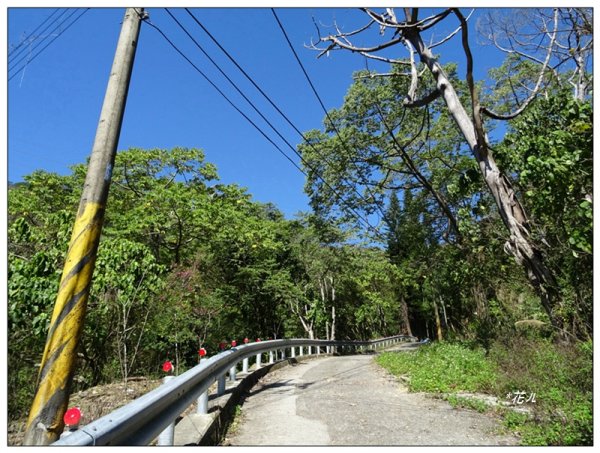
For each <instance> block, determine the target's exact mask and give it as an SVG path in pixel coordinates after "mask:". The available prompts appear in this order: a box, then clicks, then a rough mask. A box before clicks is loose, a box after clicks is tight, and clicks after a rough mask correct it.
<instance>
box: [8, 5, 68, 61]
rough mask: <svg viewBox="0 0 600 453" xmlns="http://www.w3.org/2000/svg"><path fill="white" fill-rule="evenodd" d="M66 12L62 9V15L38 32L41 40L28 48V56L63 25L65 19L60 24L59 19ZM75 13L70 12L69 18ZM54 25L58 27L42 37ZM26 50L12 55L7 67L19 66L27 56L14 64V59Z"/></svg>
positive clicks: (66, 10)
mask: <svg viewBox="0 0 600 453" xmlns="http://www.w3.org/2000/svg"><path fill="white" fill-rule="evenodd" d="M68 11H69V8H66V9H64V10H63V12H62V13H60V14H59V16H58V17H56V18H55V19H54V20H53V21H52V22H50V23H49V24H48V25H46V27H45V28H44V29H43V30H42V31H41V32H40V36H39V37H41V39H40V40H38V41H37V42H36V44H35V45H34V46H33V47H32V48H30V49H29V54H31V53H32V52H33V51H34V50H35V49H36V48H38V47H39V46H40V45H41V44H42V43H43V42H44V41H45V40H47V39H48V38H50V37H51V36H52V33H53V32H54V31H55V30H56V29H57V28H58V27H60V26H61V25H62V24H64V23H65V21H66V19H65V20H63V21H62V22H60V18H61V17H62V16H64V15H65V14H66V13H67V12H68ZM75 11H76V10H74V11H72V12H71V15H70V16H69V17H71V16H72V15H73V14H74V13H75ZM69 17H67V19H68V18H69ZM56 23H58V25H57V26H56V27H54V29H52V31H50V32H49V33H48V34H46V35H43V33H44V32H45V31H46V30H48V28H50V27H52V26H53V25H54V24H56ZM26 48H27V47H22V48H21V50H20V51H18V52H17V53H16V54H13V56H12V57H11V58H9V60H8V64H9V65H11V64H12V66H13V68H14V66H15V65H17V64H19V63H20V62H21V61H23V59H24V58H26V57H27V54H25V55H23V56H21V58H19V59H18V60H17V61H16V62H15V59H16V58H17V56H18V55H19V54H21V53H22V52H23V51H24V50H25V49H26Z"/></svg>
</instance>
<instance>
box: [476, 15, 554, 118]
mask: <svg viewBox="0 0 600 453" xmlns="http://www.w3.org/2000/svg"><path fill="white" fill-rule="evenodd" d="M557 29H558V8H554V31H553V33H552V35H551V38H550V44H549V45H548V52H547V54H546V59H545V60H544V62H543V64H542V68H541V69H540V75H539V76H538V79H537V82H536V84H535V87H534V88H533V90H532V92H531V94H530V95H529V97H528V98H527V99H525V101H523V103H522V104H521V105H520V107H519V108H518V109H517V110H515V111H514V112H512V113H510V114H508V115H500V114H498V113H495V112H493V111H491V110H489V109H487V108H485V107H482V108H481V113H483V114H485V115H487V116H489V117H491V118H494V119H497V120H510V119H512V118H515V117H517V116H518V115H520V114H521V113H523V111H524V110H525V109H526V108H527V106H528V105H529V104H530V103H531V101H533V100H534V99H535V97H536V96H537V94H538V92H539V89H540V87H541V86H542V81H543V80H544V75H545V73H546V69H547V68H548V63H549V62H550V57H551V56H552V49H553V48H554V42H555V40H556V30H557Z"/></svg>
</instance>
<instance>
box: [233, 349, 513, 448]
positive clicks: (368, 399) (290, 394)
mask: <svg viewBox="0 0 600 453" xmlns="http://www.w3.org/2000/svg"><path fill="white" fill-rule="evenodd" d="M373 357H374V356H373V355H355V356H336V357H321V358H317V359H313V360H309V361H305V362H299V363H297V364H295V365H293V366H287V367H285V368H283V369H280V370H278V371H275V372H273V373H271V374H269V375H267V376H265V377H264V378H263V379H262V380H261V381H260V382H259V383H258V384H257V385H256V386H255V387H254V388H253V389H252V390H251V392H250V394H249V395H248V397H247V398H246V399H245V401H244V403H243V405H242V409H241V416H240V417H238V419H236V422H235V423H234V426H233V429H231V430H230V432H229V433H228V435H227V437H226V439H225V441H224V442H223V445H243V446H252V445H513V444H516V443H517V439H516V438H514V437H511V436H508V435H500V434H498V432H499V429H500V425H499V422H498V420H496V419H494V418H492V417H491V416H490V415H485V414H480V413H477V412H474V411H470V410H461V409H453V408H452V407H451V406H450V405H449V404H448V403H446V402H445V401H442V400H438V399H433V398H431V397H427V396H425V395H423V394H418V393H408V392H407V391H406V389H405V388H404V387H403V386H402V385H401V384H400V383H399V382H397V381H396V380H395V378H393V377H391V376H390V375H389V374H388V373H387V372H386V371H385V370H383V369H382V368H380V367H379V366H378V365H377V364H375V363H374V361H373Z"/></svg>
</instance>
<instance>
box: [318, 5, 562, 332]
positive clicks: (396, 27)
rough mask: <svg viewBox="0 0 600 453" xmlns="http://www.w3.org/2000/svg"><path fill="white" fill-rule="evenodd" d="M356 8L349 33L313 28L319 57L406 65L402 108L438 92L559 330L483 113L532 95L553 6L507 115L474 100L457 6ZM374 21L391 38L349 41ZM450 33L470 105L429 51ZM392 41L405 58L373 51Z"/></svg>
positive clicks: (546, 282)
mask: <svg viewBox="0 0 600 453" xmlns="http://www.w3.org/2000/svg"><path fill="white" fill-rule="evenodd" d="M362 11H363V12H364V13H365V14H366V15H367V16H368V19H369V22H368V23H367V25H366V26H364V27H362V28H360V29H358V30H355V31H351V32H341V31H340V29H339V28H337V27H336V33H335V34H332V35H329V36H321V35H320V33H319V41H318V42H317V43H314V44H313V45H312V47H313V48H314V49H316V50H319V51H320V54H319V56H321V55H324V54H329V53H330V52H332V51H335V50H347V51H350V52H354V53H358V54H360V55H363V56H364V57H366V58H370V59H375V60H378V61H385V62H388V63H395V64H401V65H404V66H405V67H406V68H407V74H410V77H411V83H410V85H409V89H408V91H407V93H406V96H405V99H404V105H405V106H406V107H407V108H412V107H420V106H424V105H427V104H429V103H431V102H433V101H434V100H435V99H436V98H438V97H441V98H442V99H443V100H444V102H445V104H446V107H447V109H448V111H449V113H450V115H451V117H452V118H453V119H454V121H455V123H456V125H457V126H458V128H459V130H460V132H461V134H462V136H463V137H464V139H465V141H466V143H467V145H468V147H469V149H470V151H471V153H472V155H473V157H474V158H475V160H476V161H477V163H478V166H479V170H480V172H481V174H482V176H483V179H484V181H485V183H486V185H487V187H488V188H489V191H490V192H491V194H492V196H493V198H494V200H495V203H496V205H497V207H498V212H499V213H500V216H501V218H502V221H503V223H504V225H505V226H506V229H507V230H508V234H509V237H508V239H507V241H506V243H505V247H504V249H505V251H506V252H507V253H509V254H511V255H512V256H513V257H514V259H515V260H516V261H517V263H519V264H520V265H522V266H523V267H524V269H525V270H526V273H527V276H528V278H529V281H530V283H531V284H532V285H533V287H534V288H535V289H536V290H537V292H538V294H539V295H540V298H541V303H542V305H543V307H544V309H545V311H546V313H547V315H548V317H549V319H550V322H551V323H552V325H553V326H554V327H556V328H557V329H559V330H560V331H562V330H563V320H562V319H561V318H560V317H558V316H557V315H556V314H555V312H556V308H558V307H559V306H560V295H559V291H558V287H557V283H556V280H555V278H554V276H553V273H552V272H551V270H550V268H549V267H548V266H547V265H546V264H545V262H544V259H543V256H542V253H541V251H540V248H539V247H538V246H537V245H536V244H535V243H534V241H533V239H532V237H531V225H530V222H529V220H528V216H527V213H526V212H525V209H524V207H523V205H522V204H521V202H520V201H519V199H518V197H517V194H516V192H515V189H514V188H513V187H512V185H511V182H510V181H509V179H508V178H507V177H506V176H505V175H504V174H503V172H502V171H501V169H500V168H498V165H497V164H496V161H495V159H494V155H493V152H492V149H491V148H490V145H489V142H488V138H487V134H486V129H485V125H484V118H483V115H484V114H486V115H488V116H491V117H494V118H498V119H508V118H514V117H515V116H516V115H518V114H519V113H521V112H522V111H523V110H524V109H525V108H526V107H527V105H529V103H530V102H531V100H532V99H533V98H534V97H535V96H536V95H537V93H538V92H539V90H540V87H541V86H542V82H543V80H544V77H545V76H546V74H547V72H548V65H549V61H550V57H551V56H552V55H553V52H554V51H555V50H556V47H557V41H556V37H557V31H558V28H557V27H558V19H559V11H558V10H557V9H554V10H553V14H552V16H551V18H550V19H549V20H547V21H546V22H545V29H544V34H545V36H544V41H545V43H546V44H545V46H544V47H545V53H546V55H545V57H544V58H543V59H542V60H539V64H540V73H539V74H540V75H539V77H538V80H537V83H536V84H535V86H534V87H533V89H532V90H531V93H530V95H529V96H528V98H527V99H525V100H524V101H522V102H520V106H519V108H518V109H517V110H516V111H515V112H512V113H510V114H509V115H498V114H494V113H493V112H492V111H491V110H490V109H486V108H484V107H482V106H481V105H480V94H479V91H478V89H477V87H476V84H475V81H474V78H473V64H474V61H473V55H472V53H471V48H470V44H469V26H468V22H467V18H465V17H464V15H463V13H462V12H461V11H460V10H459V9H457V8H448V9H444V10H443V11H441V12H438V13H435V14H433V15H430V16H428V17H426V18H424V19H420V18H419V9H418V8H404V11H403V12H404V18H403V19H402V18H400V17H397V16H396V13H395V11H394V10H393V9H391V8H388V9H386V11H385V12H383V13H376V12H375V11H373V10H370V9H367V8H363V9H362ZM451 17H454V18H456V19H457V22H458V24H457V28H456V29H455V31H453V32H452V33H450V34H449V35H447V36H446V37H445V38H443V39H441V40H440V41H438V42H435V43H429V44H427V43H426V42H425V39H424V38H423V33H424V32H426V31H428V30H431V29H432V28H433V27H435V26H436V25H438V24H440V23H441V22H442V21H444V20H446V19H449V18H451ZM374 26H378V27H379V28H380V35H382V34H384V32H385V31H386V30H392V33H393V35H392V37H391V39H388V40H386V41H384V42H381V38H379V42H377V43H376V44H374V45H362V46H359V45H355V44H354V43H353V41H354V40H355V39H356V38H357V36H359V35H364V34H365V32H367V31H368V30H369V29H371V28H372V27H374ZM455 36H461V38H462V39H461V44H462V48H463V51H464V55H465V60H466V82H467V86H468V90H469V95H470V98H471V103H470V105H464V104H463V102H462V100H461V98H460V97H459V95H458V94H457V91H456V89H455V87H454V86H453V83H452V81H451V80H450V78H449V77H448V76H447V74H446V72H445V71H444V68H443V67H442V65H441V64H440V63H439V61H438V59H437V58H436V57H435V56H434V54H433V52H432V49H433V48H434V47H437V46H439V45H441V44H443V43H445V42H447V41H448V40H450V39H452V38H453V37H455ZM398 45H401V46H404V47H405V48H406V50H407V51H408V55H409V58H408V59H392V58H389V57H387V56H382V55H380V54H378V52H381V51H384V50H386V49H390V48H392V47H394V46H398ZM388 53H389V52H388ZM415 55H418V56H419V59H420V61H421V63H422V64H424V65H425V67H426V68H427V70H428V71H429V72H430V73H431V75H432V76H433V79H434V81H435V89H434V90H433V91H432V92H431V93H429V94H426V95H425V96H422V97H420V98H417V92H418V87H419V81H420V74H419V71H418V70H417V66H416V62H415V58H414V56H415Z"/></svg>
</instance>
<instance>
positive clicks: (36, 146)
mask: <svg viewBox="0 0 600 453" xmlns="http://www.w3.org/2000/svg"><path fill="white" fill-rule="evenodd" d="M79 6H81V5H79ZM82 11H83V10H82ZM147 11H148V12H149V14H150V20H151V21H152V23H154V24H155V25H157V26H158V27H160V28H161V29H162V30H163V31H164V32H165V33H166V34H167V35H168V36H169V38H170V39H172V40H173V41H174V42H175V43H176V44H177V45H178V46H179V47H180V49H181V50H182V51H183V52H184V53H185V54H186V55H187V56H188V57H189V58H190V59H192V60H193V61H194V62H195V63H196V64H197V65H198V66H199V67H200V68H202V70H203V71H205V72H206V73H207V74H208V75H209V77H211V78H212V79H213V81H214V82H215V83H216V84H217V85H218V86H219V87H220V88H221V89H222V90H224V91H225V92H226V93H228V94H230V95H231V98H232V99H234V100H235V102H236V104H237V105H238V106H239V107H240V108H241V109H242V110H243V111H244V112H246V113H247V114H248V116H250V117H251V118H252V119H253V120H255V121H256V122H257V124H259V125H260V126H261V127H262V128H263V130H264V131H265V132H266V133H267V134H268V135H269V136H270V137H272V139H273V140H274V141H275V142H276V143H278V144H279V145H280V147H281V148H282V149H283V150H284V151H285V152H286V153H288V154H289V155H290V156H291V157H292V158H293V159H294V160H295V161H296V162H298V160H299V159H298V158H297V157H296V156H295V155H294V154H293V152H292V151H291V150H290V149H289V148H288V147H287V145H285V144H284V143H283V142H282V141H281V140H280V139H279V138H278V137H277V136H276V135H275V133H274V132H273V131H272V130H271V129H270V128H269V127H268V126H267V125H266V124H265V123H264V122H263V121H262V120H261V119H260V118H258V115H257V114H256V113H255V112H253V111H252V110H251V108H250V107H249V106H248V105H247V104H246V102H245V101H244V100H243V99H242V98H241V97H240V96H239V95H238V94H237V93H235V92H234V90H233V88H231V86H230V85H229V84H228V82H227V81H225V79H224V78H223V77H222V76H221V75H220V74H219V73H218V72H217V71H216V70H215V69H214V68H213V67H212V65H211V63H210V62H208V60H207V59H206V58H205V57H204V56H203V55H202V54H201V53H200V51H199V50H198V49H197V48H196V47H195V46H194V45H193V43H192V42H191V41H190V40H189V38H187V37H186V36H185V35H184V33H183V32H182V31H181V30H180V29H179V28H178V26H177V25H176V24H175V22H173V20H172V19H171V18H170V17H169V16H168V15H167V14H166V12H165V11H164V10H163V9H162V8H148V9H147ZM192 11H193V13H194V14H195V15H196V17H197V18H198V19H199V20H200V21H201V22H202V23H203V24H204V25H205V27H206V28H207V29H208V30H209V31H210V32H211V33H212V34H213V35H214V36H215V37H216V38H217V39H218V40H219V42H220V43H221V45H222V46H223V47H224V48H225V49H227V50H228V51H229V52H230V53H231V54H232V55H233V56H234V57H235V59H236V60H237V62H238V63H239V64H240V65H241V66H242V67H243V68H244V69H245V70H246V71H247V72H248V73H249V74H250V75H251V76H252V77H253V78H254V80H255V81H256V83H258V84H259V85H260V86H261V88H262V89H263V90H264V91H265V92H266V93H267V94H268V95H269V96H270V97H271V98H272V99H273V100H274V102H275V103H276V104H277V105H278V106H279V107H280V109H281V110H282V111H283V112H285V113H286V114H287V115H288V117H289V118H290V119H291V121H292V122H293V123H294V124H295V125H296V127H297V128H298V129H299V130H300V131H303V132H304V131H307V130H309V129H313V128H320V127H321V124H322V120H323V117H324V112H323V110H322V109H321V107H320V105H319V103H318V101H317V99H316V98H315V96H314V95H313V93H312V91H311V90H310V87H309V85H308V83H307V81H306V79H305V78H304V76H303V74H302V72H301V70H300V68H299V66H298V64H297V62H296V61H295V59H294V57H293V54H292V53H291V51H290V49H289V48H288V46H287V43H286V42H285V39H284V37H283V35H282V33H281V31H280V29H279V28H278V25H277V23H276V21H275V19H274V17H273V15H272V13H271V11H270V9H268V8H226V9H223V8H193V9H192ZM468 11H469V10H465V12H466V13H468ZM52 12H53V10H52V9H49V8H9V9H8V34H7V40H8V43H7V44H8V50H9V51H10V49H11V48H12V47H14V46H16V45H18V44H19V43H20V42H21V41H22V40H23V38H24V37H26V36H27V35H28V34H29V33H31V32H32V31H33V30H34V29H35V27H37V26H38V25H39V24H40V23H41V22H42V21H44V19H46V18H47V17H48V16H49V15H50V14H52ZM172 12H173V14H174V15H175V16H176V17H177V18H178V19H180V20H181V21H182V23H184V25H185V26H186V27H187V28H188V30H189V31H190V32H191V33H192V34H193V35H194V37H195V38H196V39H197V40H198V41H199V42H200V43H201V44H202V45H203V46H204V47H205V49H206V50H207V52H208V53H209V54H210V55H211V56H212V57H213V58H214V59H215V60H216V61H217V62H218V63H219V64H220V65H222V67H223V69H224V70H225V72H226V73H227V74H228V75H229V76H230V77H231V78H232V79H233V80H234V81H235V82H236V83H237V84H239V87H240V88H241V89H242V90H243V91H244V92H245V93H246V94H247V96H248V97H249V98H250V99H252V100H253V102H255V103H256V105H257V106H258V107H259V109H260V110H261V111H262V112H263V114H264V115H265V116H266V117H267V118H269V120H270V121H271V122H272V123H273V124H274V125H275V126H276V127H277V128H278V129H279V130H280V132H281V134H282V135H283V136H284V137H286V139H287V140H288V141H289V142H290V143H291V144H292V145H294V146H295V145H297V144H298V143H300V142H301V140H302V139H301V137H300V136H299V135H298V134H297V133H296V132H295V131H294V130H293V129H292V128H291V127H290V126H289V125H288V124H287V123H286V122H285V121H284V120H283V119H282V118H281V117H280V116H279V115H278V114H277V112H276V111H275V110H274V109H273V108H272V107H271V106H270V105H269V104H268V103H267V102H266V101H265V100H264V99H263V98H262V96H261V95H260V94H259V93H258V92H257V91H256V89H254V88H253V87H252V86H251V84H250V83H249V82H247V80H246V79H245V78H244V77H243V76H242V75H241V74H240V73H239V72H238V70H237V69H236V68H235V67H234V66H233V65H232V64H231V63H230V62H229V61H228V60H227V58H226V57H225V56H224V55H223V54H222V53H221V52H220V51H219V50H218V48H217V47H216V46H215V45H214V44H213V43H212V42H211V41H210V40H209V38H208V37H207V36H206V35H205V34H204V33H203V32H202V31H201V29H200V28H198V27H197V26H196V25H195V24H194V22H193V21H192V20H191V18H190V17H189V16H188V15H187V13H186V12H185V11H184V10H183V9H173V10H172ZM276 12H277V14H278V16H279V18H280V20H281V21H282V23H283V24H284V25H285V27H286V29H287V33H288V35H289V37H290V39H291V41H292V44H293V46H294V48H295V50H296V52H297V53H298V54H299V56H300V58H301V60H302V62H303V64H304V65H305V67H306V70H307V71H308V73H309V75H310V77H311V79H312V81H313V83H314V84H315V86H316V88H317V90H318V92H319V95H320V96H321V98H322V100H323V102H324V104H325V106H326V107H327V108H328V109H330V108H333V107H339V106H340V105H341V104H342V102H343V98H344V95H345V93H346V91H347V89H348V87H349V85H350V84H351V82H352V73H353V71H356V70H359V69H364V67H365V61H364V58H363V57H360V56H357V55H352V54H349V53H346V52H332V53H331V55H330V56H329V57H323V58H320V59H317V58H316V57H317V52H315V51H313V50H309V49H307V48H306V47H305V45H306V44H308V43H310V41H311V39H313V40H314V39H316V37H317V32H316V29H315V27H314V25H313V17H314V19H315V20H316V21H317V22H319V23H321V24H323V25H325V26H328V25H329V26H331V25H332V23H333V21H334V20H335V21H336V22H337V23H338V25H340V26H341V27H343V28H344V29H346V30H349V29H353V28H354V27H355V26H358V25H362V24H364V23H365V16H364V14H363V13H361V12H359V11H358V10H356V9H355V8H335V9H333V8H328V9H320V8H276ZM422 14H426V13H422ZM78 15H79V13H75V15H74V16H72V19H71V20H73V19H74V18H75V17H77V16H78ZM123 15H124V8H99V7H94V8H92V9H90V10H89V11H87V12H86V13H85V14H84V15H83V16H82V17H81V18H80V19H78V21H77V22H76V23H74V25H73V26H72V27H70V28H69V29H68V30H67V31H65V33H64V34H63V35H61V36H60V37H58V38H57V39H56V40H55V41H54V42H53V43H52V44H51V45H50V46H49V47H48V48H46V49H45V50H44V51H43V52H42V53H41V54H40V55H39V56H38V57H36V59H35V60H34V61H32V62H31V63H30V64H29V65H27V66H26V67H25V69H24V70H22V71H19V72H18V73H15V71H14V69H13V71H12V72H9V76H13V75H14V77H13V78H12V80H10V81H9V83H8V86H7V94H8V109H7V112H8V122H7V124H8V141H7V142H8V180H10V181H13V182H17V181H20V180H22V178H23V176H24V175H26V174H29V173H31V172H32V171H33V170H36V169H44V170H47V171H52V172H58V173H61V174H65V173H68V172H69V170H68V166H69V165H71V164H74V163H80V162H84V161H85V159H86V158H87V156H88V155H89V153H90V151H91V148H92V144H93V140H94V136H95V131H96V126H97V121H98V117H99V114H100V108H101V104H102V100H103V97H104V90H105V88H106V83H107V79H108V73H109V70H110V67H111V64H112V59H113V56H114V50H115V46H116V42H117V39H118V35H119V31H120V22H121V20H122V18H123ZM63 17H64V16H63ZM473 20H476V16H474V18H473ZM69 22H70V21H68V22H67V23H69ZM454 26H455V24H454V23H452V24H449V25H448V29H451V28H453V27H454ZM324 30H325V32H326V33H329V32H332V29H331V28H324ZM436 33H438V35H436V36H438V37H439V36H441V35H440V34H439V33H441V32H440V30H439V29H438V30H437V31H436ZM474 35H475V34H474V33H473V39H472V41H473V42H475V36H474ZM387 36H388V37H389V32H388V35H387ZM43 37H44V36H41V37H40V39H42V38H43ZM458 39H459V38H454V40H452V41H451V42H450V43H449V44H448V45H446V46H445V47H443V48H441V49H440V53H442V54H443V61H454V60H457V59H459V58H460V52H457V51H458V50H460V44H459V41H458ZM34 45H36V42H35V41H34V42H33V43H32V46H34ZM40 48H41V46H40V47H39V48H38V49H37V50H39V49H40ZM37 50H35V51H33V54H34V53H35V52H37ZM474 50H475V52H476V53H478V54H479V59H478V60H477V61H478V66H477V67H476V70H477V72H478V74H479V75H480V76H482V75H484V74H485V72H486V71H487V70H488V69H489V68H490V67H492V66H495V65H497V64H499V62H500V60H499V59H498V57H501V56H500V55H499V54H498V53H496V52H494V51H492V49H491V48H490V47H485V48H483V49H482V48H479V47H478V46H475V48H474ZM394 51H395V52H398V54H399V55H400V53H401V52H402V53H401V55H402V56H404V52H403V49H402V48H396V49H394ZM16 66H17V65H14V66H13V68H14V67H16ZM19 66H20V65H19ZM369 66H370V68H371V69H379V70H382V71H385V70H386V68H384V67H379V68H378V67H377V65H375V64H373V63H372V62H371V63H369ZM9 68H11V64H10V63H9ZM463 71H464V69H463ZM461 75H464V72H461ZM175 146H183V147H197V148H202V149H203V150H204V152H205V154H206V160H207V161H209V162H212V163H214V164H216V165H217V168H218V172H219V175H220V178H221V181H222V182H224V183H237V184H239V185H241V186H243V187H246V188H248V191H249V192H250V193H251V194H252V195H253V196H254V199H255V200H257V201H260V202H273V203H274V204H275V205H277V206H278V207H279V209H281V210H282V211H283V212H284V213H285V215H286V216H287V217H288V218H290V217H292V216H293V215H294V214H295V213H296V212H298V211H301V210H307V209H308V204H307V203H308V199H307V197H306V196H305V195H304V193H303V185H304V175H303V174H301V173H300V172H299V171H298V170H297V169H296V168H295V167H294V166H293V165H291V164H290V163H289V162H288V161H287V160H286V158H285V157H283V156H282V155H281V154H280V153H279V152H278V151H277V150H276V149H275V148H274V147H273V145H271V144H270V143H269V142H268V141H267V140H265V138H264V137H263V136H262V135H260V133H259V132H257V131H256V130H255V129H254V127H253V126H251V125H250V124H249V123H248V122H247V121H246V120H245V119H244V118H243V117H241V116H240V114H239V113H238V112H236V111H235V110H234V109H233V108H232V107H231V106H230V105H229V104H228V103H227V102H226V101H225V100H224V99H223V98H222V97H221V96H220V95H219V94H218V93H217V92H216V91H215V90H214V89H213V88H212V87H211V86H210V85H209V84H208V83H207V82H206V81H205V80H204V79H202V78H201V76H200V75H199V74H198V73H197V72H196V71H195V70H194V69H193V68H192V67H191V66H190V65H189V64H188V63H187V62H185V61H184V60H183V59H182V58H181V57H180V56H179V55H178V54H177V53H176V52H175V51H174V50H173V49H172V48H171V47H169V45H168V44H167V43H166V42H165V41H164V40H163V38H162V37H161V36H160V35H159V34H158V33H157V32H156V31H155V30H153V29H152V28H150V27H149V26H147V25H146V24H143V26H142V31H141V34H140V39H139V44H138V50H137V55H136V60H135V66H134V70H133V75H132V80H131V85H130V90H129V96H128V100H127V107H126V111H125V118H124V122H123V128H122V131H121V137H120V141H119V149H120V150H122V149H127V148H129V147H139V148H154V147H159V148H172V147H175ZM109 203H110V202H109Z"/></svg>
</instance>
